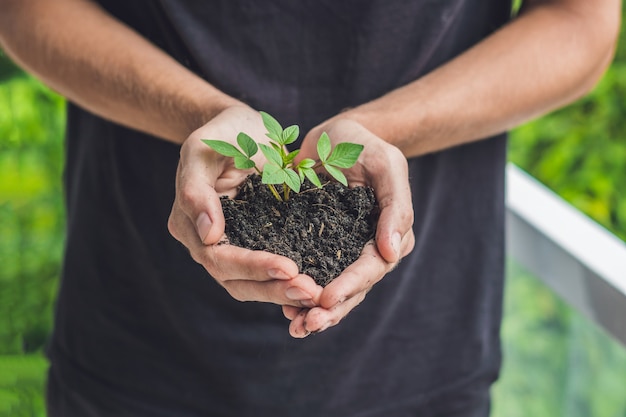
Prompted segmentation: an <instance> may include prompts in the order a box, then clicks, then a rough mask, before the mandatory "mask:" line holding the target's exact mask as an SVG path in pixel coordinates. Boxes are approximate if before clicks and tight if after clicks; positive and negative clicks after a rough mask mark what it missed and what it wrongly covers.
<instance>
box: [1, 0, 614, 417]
mask: <svg viewBox="0 0 626 417" xmlns="http://www.w3.org/2000/svg"><path fill="white" fill-rule="evenodd" d="M0 5H1V7H2V10H1V12H0V40H1V42H2V47H3V48H4V49H5V50H6V51H7V52H8V53H9V54H11V56H13V58H14V59H15V60H16V61H18V62H19V63H21V64H22V65H23V66H24V67H25V68H27V69H28V70H30V71H31V72H33V73H34V74H36V75H38V76H39V77H40V78H41V79H42V80H44V81H45V82H47V83H48V84H49V85H50V86H52V87H53V88H55V89H57V90H58V91H59V92H61V93H62V94H64V95H66V96H67V97H68V99H69V100H70V101H71V102H72V103H73V104H71V105H70V106H69V109H68V128H67V129H68V132H67V141H68V142H67V149H68V151H67V171H66V186H67V208H68V236H67V251H66V257H65V263H64V272H63V281H62V286H61V290H60V294H59V301H58V305H57V314H56V322H55V331H54V335H53V337H52V340H51V342H50V348H49V355H50V359H51V368H50V375H49V384H48V385H49V388H48V402H49V413H50V415H51V416H61V415H64V416H108V415H115V416H120V415H129V416H171V415H176V416H205V415H210V416H246V415H254V416H270V415H271V416H292V415H293V416H342V417H350V416H417V415H419V416H486V415H488V414H489V386H490V384H491V383H492V382H493V381H494V380H495V378H496V377H497V372H498V368H499V362H500V353H499V340H498V329H499V324H500V315H501V311H500V303H501V291H502V279H503V236H502V235H503V221H504V217H503V216H504V201H503V189H504V179H503V177H504V162H505V147H506V144H505V138H504V136H503V135H502V134H501V132H503V131H505V130H506V129H508V128H510V127H512V126H515V125H517V124H519V123H521V122H523V121H525V120H528V119H530V118H532V117H535V116H537V115H540V114H542V113H545V112H547V111H549V110H552V109H554V108H556V107H558V106H561V105H563V104H565V103H567V102H570V101H571V100H573V99H576V98H577V97H580V96H581V95H582V94H584V93H585V92H587V91H588V90H589V89H590V88H591V87H592V86H593V85H594V83H595V82H596V81H597V79H598V78H599V77H600V75H601V74H602V72H603V71H604V70H605V68H606V67H607V65H608V64H609V62H610V60H611V58H612V54H613V49H614V44H615V41H616V37H617V33H618V28H619V16H620V2H619V1H618V0H599V1H596V2H587V1H585V0H529V1H526V2H524V3H523V5H522V9H521V11H520V13H519V16H518V17H516V18H515V19H513V20H511V21H509V20H510V19H509V16H510V5H509V4H507V3H506V2H499V1H495V0H491V1H478V0H446V1H438V2H432V1H427V0H416V1H399V0H398V1H383V0H368V1H356V0H346V1H342V2H337V1H330V0H328V1H323V0H319V1H309V0H306V1H301V2H289V1H287V0H275V1H271V2H255V1H253V0H240V1H225V0H222V1H220V0H215V1H208V2H194V1H191V0H187V1H174V0H162V1H159V2H145V3H141V4H139V2H133V1H128V0H127V1H116V0H101V1H98V2H93V1H89V0H55V1H53V2H51V1H47V0H1V1H0ZM256 110H265V111H268V112H269V113H271V114H273V115H274V116H276V117H277V118H278V119H279V120H281V121H283V122H284V123H285V124H293V123H297V124H299V125H300V126H301V128H302V130H303V131H305V132H308V133H307V134H306V136H305V137H304V139H303V141H302V143H301V145H302V152H301V155H302V156H310V155H313V148H314V141H315V140H316V139H317V138H318V137H319V134H320V133H321V132H322V131H326V132H328V133H329V135H330V137H331V139H332V140H333V141H335V142H338V141H351V142H358V143H362V144H364V145H365V150H364V152H363V154H362V156H361V157H360V159H359V162H358V163H357V165H356V166H355V167H354V168H352V169H350V170H349V171H347V173H346V174H347V176H348V179H349V181H350V183H351V184H357V183H367V184H370V185H372V186H373V187H374V189H375V191H376V195H377V197H378V200H379V203H380V206H381V210H382V211H381V218H380V221H379V224H378V230H377V234H376V239H375V243H376V245H371V246H368V247H366V249H365V250H364V252H363V254H362V256H361V258H360V259H359V260H358V261H356V262H355V263H354V264H353V265H351V266H350V267H348V269H346V271H344V273H343V274H342V275H341V276H340V277H338V278H337V279H336V280H335V281H334V282H333V283H331V284H330V285H328V286H327V287H326V288H324V289H322V288H320V287H318V286H316V285H315V284H314V283H313V281H312V280H311V279H310V278H309V277H307V276H305V275H302V274H299V271H298V269H297V267H296V266H295V264H294V263H293V262H292V261H290V260H288V259H286V258H283V257H280V256H277V255H272V254H268V253H264V252H251V251H246V250H244V249H240V248H235V247H232V246H228V245H217V244H216V243H217V242H218V241H219V240H220V238H221V237H222V234H223V230H224V218H223V215H222V213H221V208H220V205H219V196H220V195H222V194H229V195H233V194H234V192H235V189H236V187H237V185H238V184H239V183H240V182H241V180H242V175H244V174H245V173H241V172H238V171H235V170H233V168H232V166H231V165H230V164H229V162H228V160H227V159H225V158H223V157H221V156H219V155H217V154H216V153H214V152H212V151H211V150H210V149H209V148H207V147H206V146H205V145H204V144H202V143H201V142H200V140H199V139H201V138H216V139H222V140H229V141H234V139H235V136H236V134H237V133H238V132H240V131H244V132H247V133H249V134H250V135H251V136H252V137H254V138H255V139H257V140H262V139H263V137H264V135H263V133H264V132H263V127H262V124H261V119H260V117H259V115H258V113H257V112H256ZM156 138H160V139H164V140H157V139H156ZM178 145H181V146H180V149H179V148H178ZM297 145H299V144H297ZM258 162H259V163H261V164H262V163H263V161H262V160H259V161H258ZM174 178H176V183H175V187H174ZM166 223H167V224H168V226H169V231H170V232H171V234H172V235H173V236H174V237H175V238H176V239H177V240H178V241H180V242H182V243H183V245H184V246H185V247H186V249H185V248H184V247H182V246H181V245H180V244H178V242H175V241H174V239H171V237H169V236H168V233H167V230H166V226H165V224H166ZM189 255H191V257H190V256H189ZM191 258H193V260H195V261H196V262H197V263H195V262H194V261H193V260H191ZM402 258H403V261H402V262H401V263H399V264H398V261H399V260H400V259H402ZM394 268H395V269H394ZM392 270H393V271H392ZM207 272H208V273H209V274H210V276H209V275H208V274H207ZM211 277H213V279H211ZM383 277H384V279H382V278H383ZM374 284H376V285H375V286H374ZM370 290H371V291H370ZM366 294H367V300H365V301H364V299H365V295H366ZM239 301H257V302H256V303H249V302H248V303H240V302H239ZM276 304H277V305H280V306H282V314H281V312H280V310H279V309H278V308H277V306H276ZM359 304H360V306H359V307H358V308H355V307H356V306H357V305H359ZM282 315H284V316H285V317H287V319H288V320H289V321H290V324H289V332H288V333H289V335H291V336H292V337H290V336H289V335H288V333H287V331H286V330H285V328H284V327H285V324H284V323H285V322H284V318H283V317H282ZM340 321H342V323H341V325H339V326H336V325H337V324H338V323H339V322H340ZM313 332H314V333H316V335H315V336H309V337H306V336H308V335H309V334H310V333H313ZM303 337H306V338H305V339H304V340H297V338H303Z"/></svg>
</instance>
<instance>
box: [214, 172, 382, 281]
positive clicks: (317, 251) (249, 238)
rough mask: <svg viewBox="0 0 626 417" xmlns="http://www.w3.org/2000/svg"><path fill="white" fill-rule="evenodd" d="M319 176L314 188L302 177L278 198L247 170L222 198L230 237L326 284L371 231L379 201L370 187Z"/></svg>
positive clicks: (356, 253) (358, 250) (354, 255)
mask: <svg viewBox="0 0 626 417" xmlns="http://www.w3.org/2000/svg"><path fill="white" fill-rule="evenodd" d="M322 182H323V183H324V182H325V184H324V187H323V188H322V189H318V188H316V187H315V186H314V185H312V184H311V183H310V182H309V181H308V180H306V181H305V183H304V185H303V187H302V190H301V191H300V193H297V194H296V193H291V195H290V198H289V200H288V201H286V202H281V201H278V200H277V199H276V198H275V197H274V195H273V194H272V193H271V191H270V190H269V188H268V187H267V185H265V184H262V183H261V178H260V177H259V176H258V175H251V176H249V177H248V179H247V180H246V181H245V182H244V183H243V184H242V186H241V188H240V190H239V193H238V194H237V196H236V197H235V199H233V200H231V199H228V198H227V197H222V200H221V201H222V208H223V210H224V216H225V217H226V236H227V237H228V240H229V243H231V244H233V245H236V246H240V247H243V248H248V249H252V250H265V251H268V252H272V253H276V254H279V255H283V256H286V257H288V258H290V259H292V260H293V261H294V262H295V263H296V264H297V265H298V267H299V268H300V272H301V273H303V274H307V275H309V276H310V277H312V278H313V279H314V280H315V281H316V282H317V283H318V284H320V285H322V286H325V285H327V284H328V283H329V282H331V281H332V280H333V279H334V278H336V277H337V276H338V275H339V274H340V273H341V272H342V271H343V270H344V269H345V268H346V267H347V266H348V265H350V264H352V263H353V262H354V261H355V260H356V259H357V258H358V257H359V255H360V253H361V250H362V249H363V247H364V246H365V244H366V243H367V242H368V241H369V240H371V239H372V238H373V237H374V235H375V231H376V220H377V219H378V206H377V204H376V199H375V197H374V192H373V190H372V189H371V188H369V187H354V188H348V187H344V186H343V185H342V184H339V183H336V182H329V181H328V180H327V179H322ZM278 191H279V192H281V191H282V189H281V187H278ZM281 195H282V194H281Z"/></svg>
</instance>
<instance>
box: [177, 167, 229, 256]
mask: <svg viewBox="0 0 626 417" xmlns="http://www.w3.org/2000/svg"><path fill="white" fill-rule="evenodd" d="M179 171H182V170H179ZM185 174H186V175H185ZM185 174H183V175H181V174H179V175H178V181H177V187H176V200H175V202H174V204H175V205H178V208H179V209H180V212H181V213H182V215H184V216H185V217H187V218H188V221H189V222H191V224H193V225H194V226H195V230H196V233H197V235H198V238H199V239H200V241H201V242H202V243H203V244H205V245H212V244H214V243H217V242H218V241H219V240H220V238H221V237H222V235H223V234H224V225H225V221H224V214H223V212H222V204H221V202H220V198H219V196H218V194H217V192H216V191H215V188H213V186H212V185H211V182H210V181H208V179H207V178H199V177H198V176H197V175H192V174H191V173H190V172H189V171H187V172H186V173H185Z"/></svg>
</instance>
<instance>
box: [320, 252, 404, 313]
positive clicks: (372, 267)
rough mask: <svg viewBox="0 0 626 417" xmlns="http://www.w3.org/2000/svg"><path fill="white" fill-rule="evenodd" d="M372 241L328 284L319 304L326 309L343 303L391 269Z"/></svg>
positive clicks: (391, 265) (364, 289)
mask: <svg viewBox="0 0 626 417" xmlns="http://www.w3.org/2000/svg"><path fill="white" fill-rule="evenodd" d="M392 267H393V264H391V263H389V262H387V261H386V260H385V259H384V258H383V257H382V256H381V254H380V252H379V251H378V250H377V249H376V245H375V244H374V243H373V242H369V243H368V244H367V245H365V248H363V251H362V252H361V255H360V256H359V258H358V259H357V260H356V261H355V262H354V263H353V264H352V265H350V266H348V267H347V268H346V269H345V270H344V271H343V272H342V273H341V274H340V275H339V276H338V277H337V278H335V279H334V280H333V281H332V282H331V283H330V284H328V285H327V286H326V287H325V288H324V291H323V292H322V295H321V297H320V306H321V307H324V308H326V309H330V308H333V307H334V306H336V305H337V304H341V303H344V302H345V301H346V300H348V299H350V298H352V297H354V296H355V295H357V294H359V293H361V292H363V291H367V290H369V289H370V288H371V287H372V286H373V285H374V284H376V283H377V282H378V281H380V280H381V279H382V277H383V276H384V275H385V274H386V273H387V272H388V271H390V270H391V268H392Z"/></svg>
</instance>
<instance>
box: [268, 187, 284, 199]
mask: <svg viewBox="0 0 626 417" xmlns="http://www.w3.org/2000/svg"><path fill="white" fill-rule="evenodd" d="M267 186H268V187H269V188H270V191H271V192H272V194H274V197H276V200H278V201H283V199H282V198H280V194H278V191H276V188H275V187H274V184H267Z"/></svg>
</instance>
